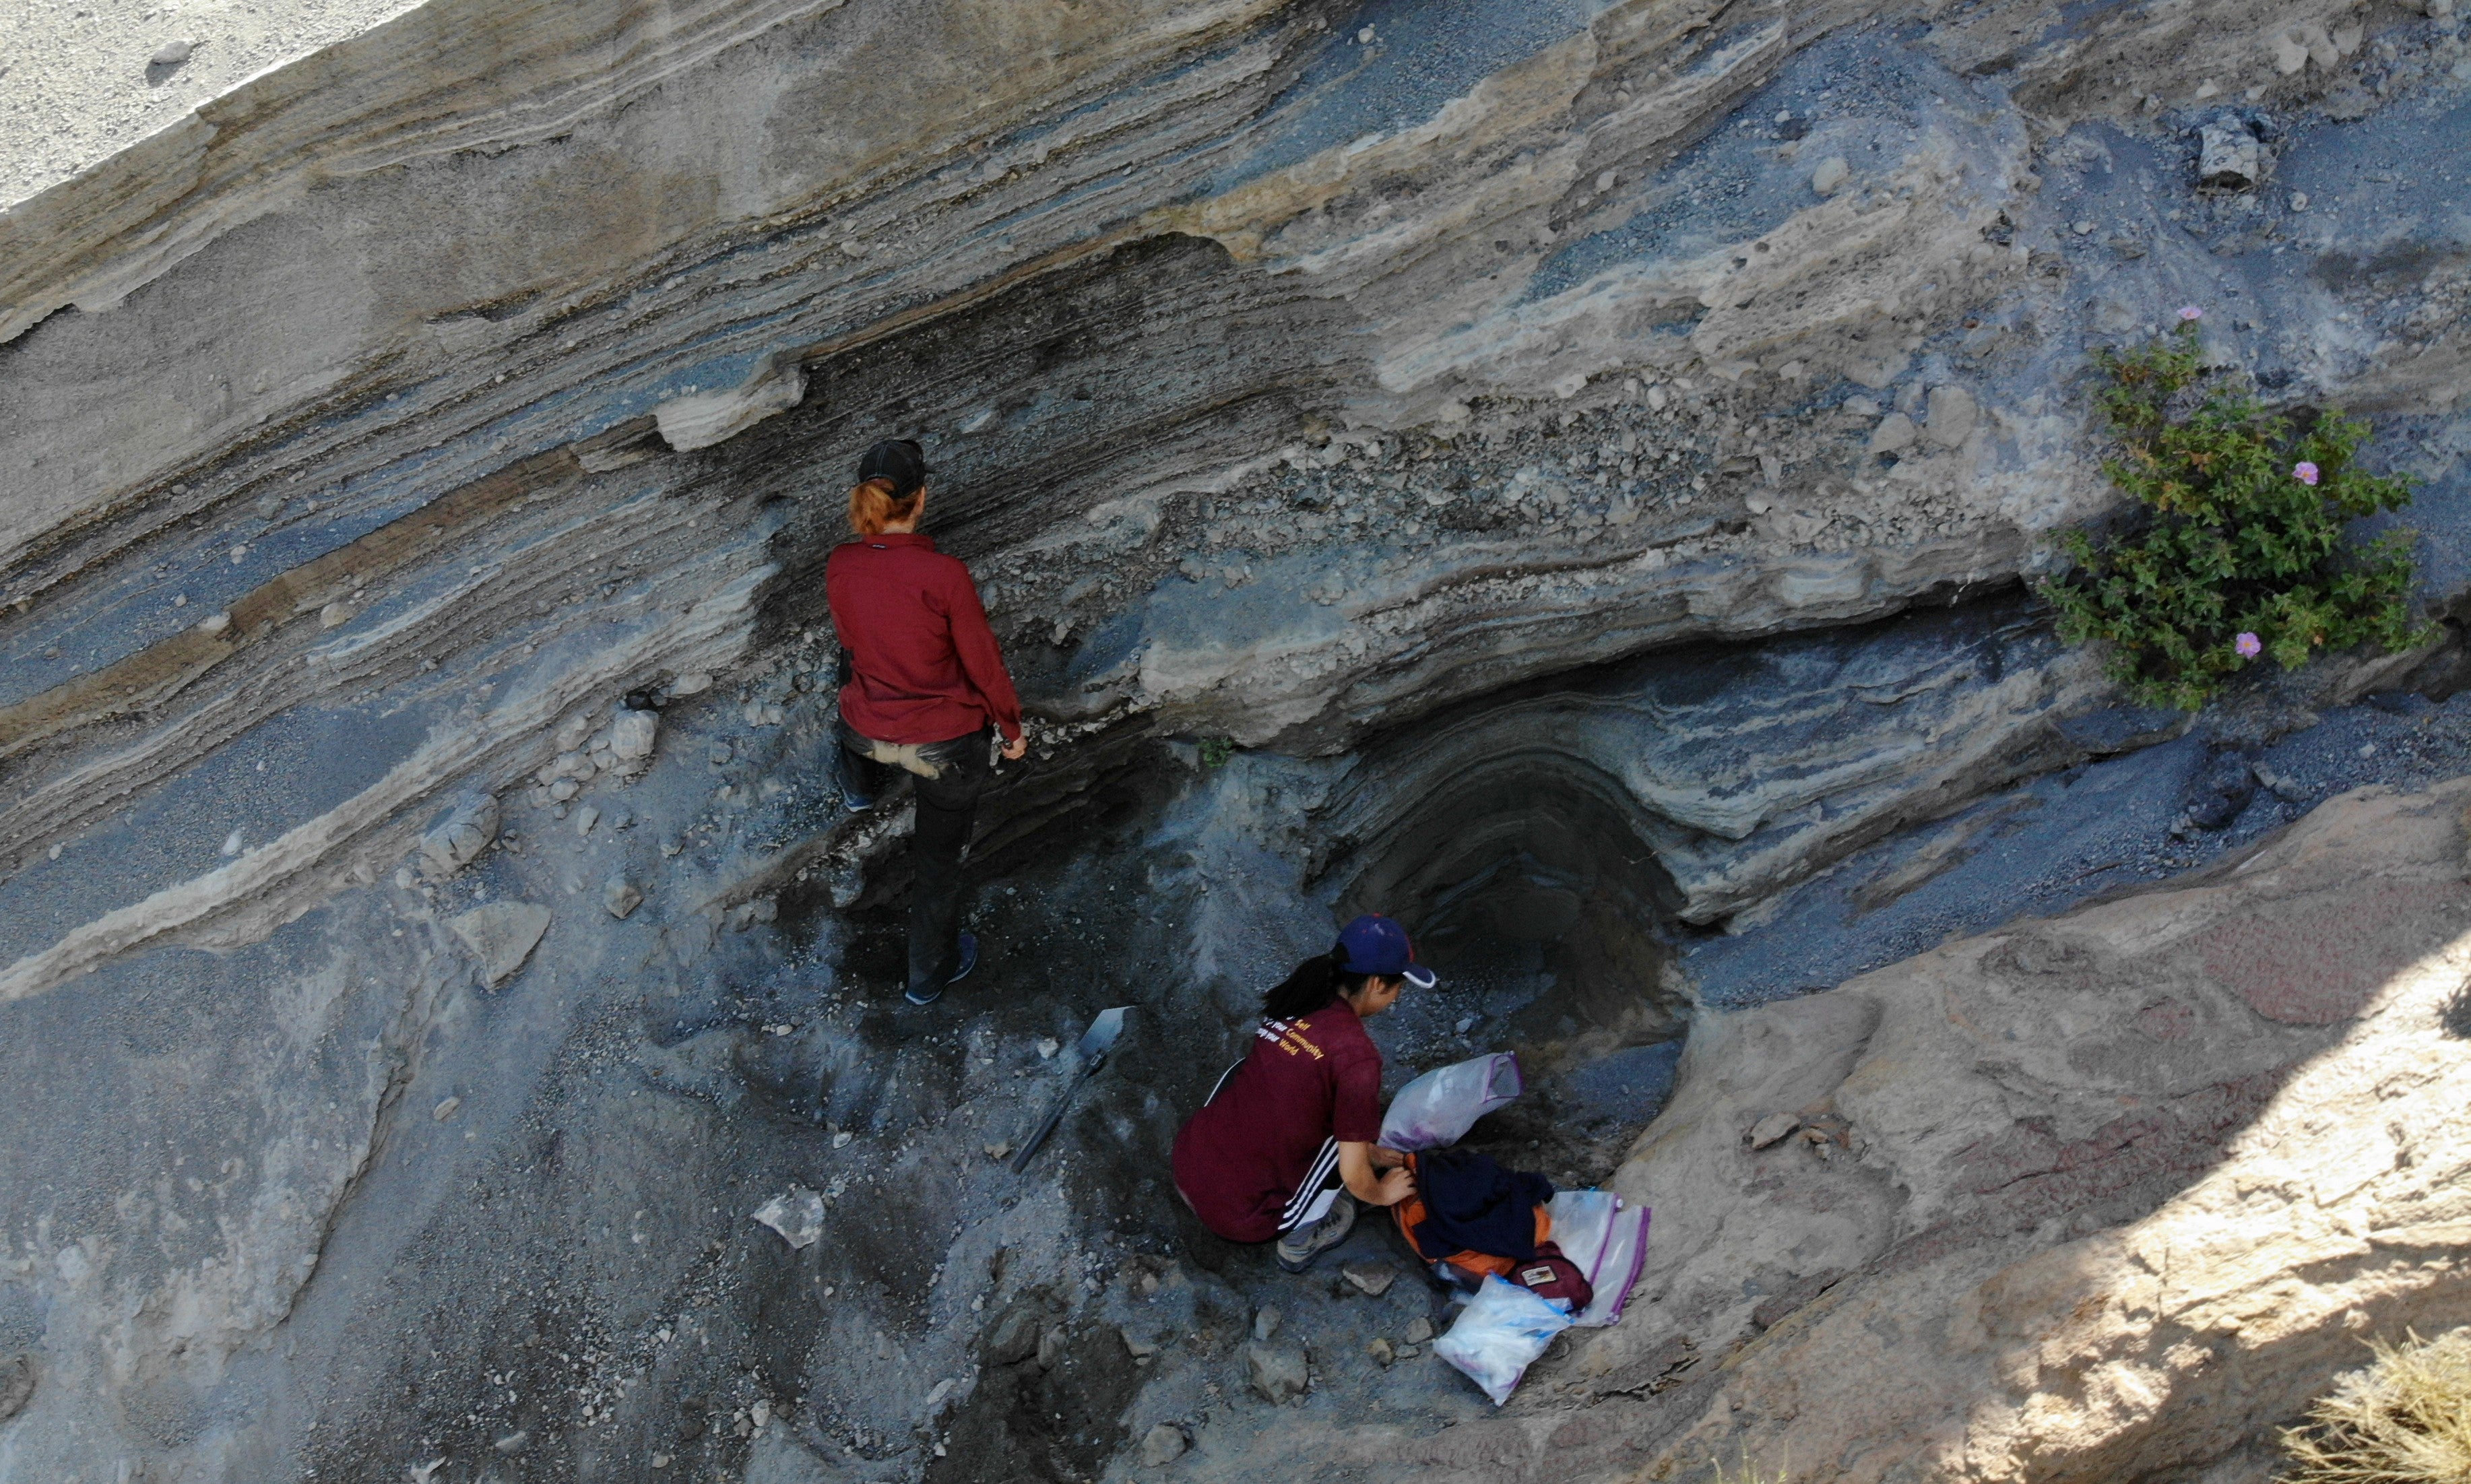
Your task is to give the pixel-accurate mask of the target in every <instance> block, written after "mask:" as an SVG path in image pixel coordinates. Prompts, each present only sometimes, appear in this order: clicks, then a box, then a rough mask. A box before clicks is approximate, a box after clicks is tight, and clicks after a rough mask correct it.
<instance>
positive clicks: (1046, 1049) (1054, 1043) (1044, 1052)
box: [1038, 1036, 1064, 1061]
mask: <svg viewBox="0 0 2471 1484" xmlns="http://www.w3.org/2000/svg"><path fill="white" fill-rule="evenodd" d="M1063 1049H1064V1043H1063V1042H1061V1041H1058V1040H1056V1039H1055V1038H1054V1037H1053V1036H1041V1037H1039V1038H1038V1059H1039V1060H1040V1061H1045V1060H1047V1058H1048V1057H1050V1056H1053V1055H1054V1054H1055V1053H1056V1052H1058V1051H1060V1050H1063Z"/></svg>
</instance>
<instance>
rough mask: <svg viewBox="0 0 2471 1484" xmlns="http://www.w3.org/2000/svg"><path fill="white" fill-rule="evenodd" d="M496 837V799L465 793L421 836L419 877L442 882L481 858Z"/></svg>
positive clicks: (483, 794)
mask: <svg viewBox="0 0 2471 1484" xmlns="http://www.w3.org/2000/svg"><path fill="white" fill-rule="evenodd" d="M497 837H498V799H497V796H496V795H495V794H490V793H467V794H465V795H464V796H463V797H461V798H459V799H458V800H456V801H455V805H454V807H453V808H452V809H450V810H448V811H447V813H446V815H445V817H443V818H441V819H439V820H438V821H437V823H435V825H432V826H431V827H430V830H429V833H428V834H427V835H424V836H421V837H420V845H419V857H420V874H421V875H422V876H423V877H424V878H426V879H428V880H430V881H433V882H442V881H445V880H447V879H448V878H449V877H452V876H453V875H454V874H455V873H456V872H458V871H459V870H461V869H463V868H464V867H465V866H467V865H470V864H471V863H472V862H473V861H474V860H478V859H479V858H480V855H481V852H482V851H484V850H486V849H488V848H489V842H490V841H492V840H494V839H496V838H497Z"/></svg>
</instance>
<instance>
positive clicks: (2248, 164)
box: [2197, 118, 2265, 191]
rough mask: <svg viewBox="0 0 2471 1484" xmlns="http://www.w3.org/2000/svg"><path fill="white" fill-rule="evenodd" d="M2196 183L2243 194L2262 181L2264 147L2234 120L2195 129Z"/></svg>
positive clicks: (2217, 189)
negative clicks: (2196, 131) (2196, 144)
mask: <svg viewBox="0 0 2471 1484" xmlns="http://www.w3.org/2000/svg"><path fill="white" fill-rule="evenodd" d="M2197 140H2198V152H2197V183H2198V184H2199V185H2200V186H2203V187H2204V188H2206V189H2207V190H2212V191H2245V190H2248V189H2251V188H2252V187H2254V186H2255V185H2256V184H2257V183H2258V182H2260V181H2262V180H2263V179H2264V178H2265V145H2264V143H2263V142H2262V141H2260V140H2259V139H2258V138H2257V137H2256V135H2255V134H2254V133H2252V132H2250V131H2249V130H2248V128H2247V125H2246V124H2243V123H2241V122H2240V121H2239V120H2237V119H2232V118H2223V119H2217V120H2215V121H2214V122H2213V123H2210V124H2207V125H2206V126H2204V128H2202V129H2201V130H2198V133H2197Z"/></svg>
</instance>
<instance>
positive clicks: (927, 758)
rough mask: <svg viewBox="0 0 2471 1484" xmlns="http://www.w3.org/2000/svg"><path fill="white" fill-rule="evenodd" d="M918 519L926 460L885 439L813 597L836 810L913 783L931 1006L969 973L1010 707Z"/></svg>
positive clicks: (867, 461)
mask: <svg viewBox="0 0 2471 1484" xmlns="http://www.w3.org/2000/svg"><path fill="white" fill-rule="evenodd" d="M926 513H927V459H926V456H925V454H924V453H923V452H922V451H921V450H920V449H919V447H918V445H917V444H916V443H913V442H911V441H909V440H908V439H906V438H897V439H887V440H885V441H883V442H881V443H878V444H876V445H875V446H874V447H873V448H870V449H868V450H867V451H866V457H865V458H864V459H859V466H858V483H857V484H856V485H855V486H854V487H853V488H852V489H851V490H850V493H849V518H850V529H851V530H854V531H856V532H857V533H858V539H857V540H855V541H850V542H845V543H843V544H842V545H840V546H837V547H835V548H834V549H833V554H832V556H831V558H830V559H829V560H827V561H826V562H825V563H824V596H825V599H826V600H827V601H829V602H830V603H831V604H832V609H833V627H834V628H835V629H836V630H837V631H838V632H839V635H840V643H841V648H842V649H843V650H844V651H845V652H846V654H847V656H848V667H847V670H848V672H847V675H846V677H845V680H844V683H843V684H842V686H841V710H840V744H841V748H842V756H841V761H842V764H843V766H842V769H841V778H842V783H841V798H842V802H844V803H845V804H847V805H848V806H849V808H850V809H851V810H852V811H857V810H863V809H868V808H871V807H873V805H874V803H875V798H876V795H877V794H879V793H880V792H881V791H882V787H883V784H884V783H885V782H886V781H887V780H886V777H885V774H884V771H883V770H884V769H885V768H888V767H898V768H901V769H903V770H905V771H906V772H909V773H912V774H915V775H916V776H917V779H918V790H917V791H918V823H917V826H916V828H915V829H914V830H913V831H912V833H911V835H910V836H909V868H910V886H909V1002H910V1003H911V1004H932V1003H934V1002H935V1001H936V999H937V997H939V996H941V995H942V994H943V993H944V986H945V985H947V984H950V983H952V982H953V980H955V979H959V978H965V977H967V976H968V974H969V972H970V971H971V970H972V969H975V968H977V963H978V940H977V938H976V937H974V936H972V935H971V934H969V933H966V932H963V931H961V930H960V928H961V847H963V846H964V845H967V844H968V843H969V841H970V826H971V823H972V822H973V820H974V819H975V817H976V815H977V806H978V795H979V794H980V793H982V792H984V791H985V790H986V786H987V783H988V780H989V779H990V778H991V777H992V776H993V774H994V770H995V765H994V764H993V762H992V761H990V760H989V758H988V756H987V750H988V739H987V732H988V729H989V728H990V727H992V728H994V729H995V730H996V731H998V732H1000V734H1002V737H1003V755H1004V756H1005V757H1006V758H1008V759H1012V760H1015V761H1018V760H1019V759H1020V757H1021V756H1022V754H1023V753H1024V752H1026V751H1027V750H1028V747H1029V744H1028V743H1027V742H1025V741H1024V739H1023V737H1022V734H1021V701H1020V699H1019V698H1018V697H1016V696H1015V695H1013V689H1012V676H1011V675H1010V674H1008V673H1006V672H1005V671H1004V663H1003V654H1002V653H1001V651H1000V650H999V649H998V648H996V636H995V634H994V633H993V632H992V631H991V630H990V629H988V627H987V615H986V610H985V609H984V608H982V607H980V606H979V604H978V589H977V583H975V582H973V581H972V580H971V579H970V569H969V568H967V567H964V566H962V565H961V563H960V561H959V560H958V559H957V558H955V557H951V556H946V555H943V554H940V553H938V552H937V551H936V550H935V543H934V541H933V539H932V538H930V537H928V536H922V535H920V534H919V533H918V522H919V520H920V518H921V517H923V516H925V515H926Z"/></svg>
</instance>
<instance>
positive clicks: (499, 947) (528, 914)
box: [447, 902, 550, 989]
mask: <svg viewBox="0 0 2471 1484" xmlns="http://www.w3.org/2000/svg"><path fill="white" fill-rule="evenodd" d="M549 921H550V912H549V908H548V907H542V906H540V905H539V904H538V903H534V902H492V903H490V904H489V905H488V906H486V907H474V908H472V910H470V911H468V912H465V913H463V914H462V915H461V916H459V917H456V918H452V919H450V920H449V921H448V923H447V926H448V927H450V928H452V929H454V930H455V935H456V936H457V937H459V938H461V939H462V940H463V941H464V943H465V944H466V945H467V946H468V947H470V949H471V950H472V952H473V953H474V954H479V955H480V959H481V978H482V980H483V981H484V982H486V983H487V984H488V986H489V987H490V988H491V989H495V988H497V987H498V986H499V985H501V984H504V983H505V982H506V980H508V979H510V978H514V977H515V971H516V970H518V969H520V968H522V967H523V966H524V960H525V959H527V958H529V957H530V956H531V952H532V949H533V947H534V946H535V945H537V944H538V943H539V942H540V940H541V934H543V933H545V932H547V931H549Z"/></svg>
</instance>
